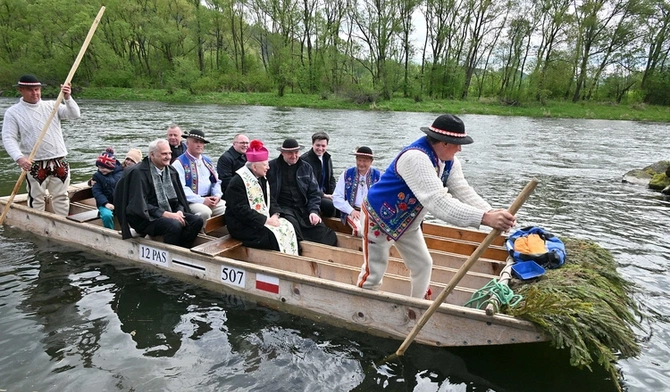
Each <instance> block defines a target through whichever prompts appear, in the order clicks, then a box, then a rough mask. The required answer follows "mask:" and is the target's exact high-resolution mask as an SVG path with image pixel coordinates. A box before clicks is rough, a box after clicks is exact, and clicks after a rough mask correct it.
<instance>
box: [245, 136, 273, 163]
mask: <svg viewBox="0 0 670 392" xmlns="http://www.w3.org/2000/svg"><path fill="white" fill-rule="evenodd" d="M246 155H247V162H263V161H267V160H268V157H269V156H270V154H269V152H268V149H267V148H265V146H263V142H262V141H260V140H252V141H251V142H250V143H249V149H247V152H246Z"/></svg>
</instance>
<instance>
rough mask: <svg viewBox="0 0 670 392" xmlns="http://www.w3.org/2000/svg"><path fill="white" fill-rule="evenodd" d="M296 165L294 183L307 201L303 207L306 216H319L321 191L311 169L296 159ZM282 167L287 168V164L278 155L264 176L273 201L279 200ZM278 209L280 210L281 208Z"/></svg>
mask: <svg viewBox="0 0 670 392" xmlns="http://www.w3.org/2000/svg"><path fill="white" fill-rule="evenodd" d="M296 165H298V170H297V172H296V177H297V178H296V182H297V183H298V188H299V191H300V193H301V194H302V195H303V197H304V198H305V200H307V205H306V206H305V209H306V210H307V215H309V214H310V213H312V212H314V213H317V214H319V213H320V212H321V208H320V205H321V191H319V185H318V184H317V183H316V179H315V178H314V173H313V172H312V167H311V166H310V165H309V164H308V163H307V162H305V161H303V160H302V159H298V162H297V163H296ZM282 167H286V168H288V164H287V163H286V162H284V158H283V157H282V156H281V155H280V156H279V157H277V158H276V159H273V160H271V161H270V170H268V173H267V175H266V177H267V179H268V181H270V194H271V195H272V197H273V198H274V199H275V200H279V192H280V191H281V186H282V184H281V177H282V175H281V172H280V170H281V168H282ZM279 207H280V208H281V206H279Z"/></svg>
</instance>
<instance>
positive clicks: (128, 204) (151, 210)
mask: <svg viewBox="0 0 670 392" xmlns="http://www.w3.org/2000/svg"><path fill="white" fill-rule="evenodd" d="M114 209H115V210H116V213H117V218H118V219H119V223H120V224H121V233H122V238H123V239H124V240H125V239H128V238H131V237H132V234H131V232H130V228H131V227H132V228H133V229H135V230H136V231H137V232H138V233H139V234H141V235H145V234H148V235H150V236H152V237H157V236H161V235H162V236H163V241H164V242H165V243H166V244H172V245H177V246H183V247H186V248H190V247H191V246H192V245H193V242H194V241H195V238H196V237H197V235H198V233H199V232H200V230H201V229H202V226H203V223H204V221H203V220H202V218H200V217H199V216H198V215H195V214H192V213H191V210H190V209H189V208H188V201H187V200H186V195H185V194H184V189H183V187H182V186H181V183H180V182H179V175H178V174H177V171H176V170H175V169H174V167H173V166H171V165H168V166H166V167H164V168H163V170H159V169H158V168H157V167H156V166H155V165H154V164H153V162H151V160H150V158H149V157H148V156H147V157H145V158H144V159H143V160H142V162H140V163H138V164H137V165H134V166H132V167H129V168H127V169H126V170H124V171H123V176H122V177H121V180H119V182H118V184H117V185H116V190H115V191H114ZM165 211H169V212H177V211H182V213H183V214H184V221H185V222H186V225H185V226H182V225H181V223H179V221H178V220H176V219H170V218H166V217H163V213H164V212H165Z"/></svg>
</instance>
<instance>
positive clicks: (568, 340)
mask: <svg viewBox="0 0 670 392" xmlns="http://www.w3.org/2000/svg"><path fill="white" fill-rule="evenodd" d="M562 240H563V242H564V243H565V246H566V250H567V254H568V257H567V258H566V264H565V265H564V266H563V267H561V268H558V269H554V270H547V272H546V274H545V275H544V276H543V277H542V278H540V279H537V280H535V281H532V282H520V281H517V280H513V281H512V282H511V283H510V285H511V286H512V288H513V290H514V292H515V293H516V294H520V295H522V296H523V297H524V300H523V301H522V303H521V304H519V306H517V307H514V308H507V309H506V312H507V313H508V314H510V315H513V316H517V317H521V318H523V319H526V320H529V321H531V322H533V323H535V324H536V325H537V326H538V327H539V328H540V329H541V330H543V331H544V332H545V333H546V334H548V335H549V336H550V337H551V341H552V344H553V345H554V346H555V347H557V348H559V349H563V348H567V349H568V350H569V351H570V362H571V364H572V365H573V366H577V367H580V368H582V367H586V368H588V369H591V365H592V364H593V362H594V361H595V362H597V363H598V364H600V365H601V366H603V368H604V369H605V370H607V371H608V372H609V373H610V374H611V375H612V379H613V380H615V381H616V380H618V374H617V370H616V367H615V363H616V360H617V359H619V358H630V357H635V356H638V355H639V354H640V346H639V342H638V340H637V339H636V336H635V333H634V329H637V328H640V322H641V319H642V315H641V313H640V312H639V310H638V307H637V305H636V303H635V301H634V300H633V292H634V289H635V285H634V284H633V283H631V282H628V281H626V280H625V279H623V278H622V277H621V275H619V273H618V272H617V270H616V266H617V265H616V262H615V261H614V258H613V257H612V255H611V254H610V253H609V252H608V251H607V250H605V249H603V248H602V247H600V246H598V245H597V244H595V243H594V242H591V241H583V240H576V239H563V238H562ZM594 357H595V358H594ZM617 387H618V388H621V386H620V385H618V383H617Z"/></svg>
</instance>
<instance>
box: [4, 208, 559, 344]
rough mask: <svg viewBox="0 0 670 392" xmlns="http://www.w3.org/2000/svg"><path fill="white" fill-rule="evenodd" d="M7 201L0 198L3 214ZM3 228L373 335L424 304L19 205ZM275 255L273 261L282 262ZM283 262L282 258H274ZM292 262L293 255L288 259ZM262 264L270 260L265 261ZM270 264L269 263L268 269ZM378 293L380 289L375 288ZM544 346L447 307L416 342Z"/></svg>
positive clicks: (531, 332) (405, 325)
mask: <svg viewBox="0 0 670 392" xmlns="http://www.w3.org/2000/svg"><path fill="white" fill-rule="evenodd" d="M6 200H7V198H3V199H2V200H0V203H1V204H0V207H1V208H5V205H6ZM5 225H11V226H14V227H16V228H18V229H21V230H24V231H27V232H30V233H33V234H35V235H38V236H42V237H46V238H48V239H51V240H56V241H61V242H64V243H68V244H71V245H73V246H76V247H80V248H82V249H84V250H86V251H89V252H94V253H98V254H102V255H105V256H106V257H109V258H111V259H113V260H114V261H118V260H119V259H122V260H125V261H126V262H130V263H133V264H138V265H143V266H145V267H147V268H152V269H157V270H160V271H162V272H166V273H168V274H170V275H171V276H174V277H177V278H181V279H184V280H187V281H189V282H195V283H200V284H203V285H205V286H206V287H208V288H211V289H215V290H219V291H222V292H225V293H229V294H239V295H242V296H245V297H247V298H249V299H252V300H254V301H257V302H258V303H260V304H262V305H266V306H270V307H273V308H276V309H279V310H282V311H286V312H289V313H292V314H296V315H299V316H303V317H308V318H310V319H314V320H317V321H321V322H325V323H329V324H332V325H335V326H338V327H343V328H347V329H350V330H355V331H361V332H365V333H369V334H372V335H376V336H381V337H388V338H394V339H400V340H402V339H404V338H405V337H406V336H407V334H409V332H410V331H411V330H412V328H413V327H414V326H415V325H416V323H417V321H418V320H419V319H420V317H421V315H422V314H423V313H424V312H425V311H426V310H427V309H428V307H429V306H430V304H431V302H430V301H427V300H423V299H416V298H411V297H408V296H404V295H400V294H396V293H392V292H388V291H371V290H364V289H361V288H358V287H356V286H355V285H352V284H350V283H343V282H341V281H337V279H335V280H331V279H326V278H324V277H322V276H321V274H320V273H319V266H318V263H316V261H315V262H312V264H310V265H313V266H314V267H313V273H312V274H311V275H307V274H298V273H294V272H290V271H287V270H285V269H282V268H280V267H281V265H280V264H279V263H278V264H277V266H276V267H274V266H273V265H272V264H271V263H270V262H265V263H264V264H255V263H254V262H253V255H254V254H255V253H253V252H264V253H273V252H269V251H259V250H256V249H246V248H244V247H242V248H240V249H238V250H237V252H249V253H248V254H249V255H250V257H251V258H250V260H249V261H242V260H239V259H235V258H230V257H222V256H213V257H212V256H207V255H201V254H198V253H195V252H192V251H190V250H189V249H185V248H181V247H177V246H172V245H168V244H164V243H162V242H157V241H153V240H151V239H148V238H133V239H128V240H123V239H122V238H121V235H120V234H119V233H118V232H117V231H114V230H109V229H106V228H104V227H102V226H99V225H96V224H91V223H80V222H75V221H72V220H69V219H66V218H64V217H60V216H56V215H54V214H52V213H49V212H41V211H36V210H33V209H31V208H28V207H26V206H25V205H22V204H14V205H12V207H11V209H10V211H9V213H8V214H7V217H6V220H5ZM280 255H281V254H279V253H277V259H281V258H280V257H279V256H280ZM281 256H283V255H281ZM295 257H297V256H295ZM268 259H269V260H271V259H272V257H270V258H268ZM268 263H270V264H268ZM382 288H383V287H382ZM544 340H546V337H545V336H543V335H542V333H541V332H539V331H538V330H537V328H536V327H535V326H534V325H533V324H531V323H529V322H526V321H523V320H519V319H515V318H513V317H509V316H505V315H494V316H487V315H486V314H485V312H483V311H480V310H476V309H470V308H466V307H462V306H458V305H454V304H442V305H441V306H440V307H439V308H438V310H437V311H436V312H435V314H434V315H433V316H432V317H431V318H430V320H429V321H428V322H427V323H426V325H425V326H424V327H423V328H422V330H421V331H420V332H419V334H418V336H417V337H416V339H415V341H416V342H418V343H421V344H426V345H430V346H439V347H444V346H480V345H500V344H514V343H529V342H539V341H544Z"/></svg>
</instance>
